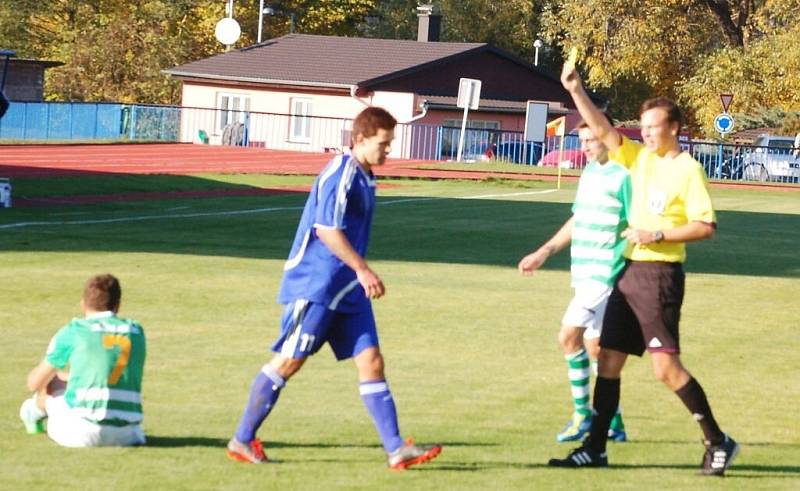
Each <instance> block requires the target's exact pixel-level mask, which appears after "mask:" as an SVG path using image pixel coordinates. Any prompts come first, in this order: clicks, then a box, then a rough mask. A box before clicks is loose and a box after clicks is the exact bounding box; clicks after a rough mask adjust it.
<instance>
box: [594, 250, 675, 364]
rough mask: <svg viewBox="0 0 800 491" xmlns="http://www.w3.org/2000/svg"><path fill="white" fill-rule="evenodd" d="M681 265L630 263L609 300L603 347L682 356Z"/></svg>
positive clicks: (632, 352)
mask: <svg viewBox="0 0 800 491" xmlns="http://www.w3.org/2000/svg"><path fill="white" fill-rule="evenodd" d="M685 279H686V277H685V275H684V273H683V266H682V264H681V263H665V262H644V261H628V263H627V264H626V265H625V268H624V269H623V270H622V272H620V275H619V278H617V282H616V284H615V285H614V290H613V291H612V292H611V297H609V299H608V307H607V308H606V315H605V317H603V332H602V334H601V335H600V346H602V347H603V348H608V349H612V350H615V351H621V352H623V353H628V354H631V355H636V356H642V353H644V350H645V349H646V350H647V351H650V352H666V353H680V344H679V334H678V323H679V322H680V318H681V305H683V292H684V283H685Z"/></svg>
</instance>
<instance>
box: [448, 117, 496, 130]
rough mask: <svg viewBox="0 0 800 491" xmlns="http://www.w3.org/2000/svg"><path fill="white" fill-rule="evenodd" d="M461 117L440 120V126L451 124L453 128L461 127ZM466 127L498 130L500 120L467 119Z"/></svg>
mask: <svg viewBox="0 0 800 491" xmlns="http://www.w3.org/2000/svg"><path fill="white" fill-rule="evenodd" d="M462 121H463V120H461V119H445V120H444V121H442V126H452V127H454V128H461V122H462ZM467 128H468V129H474V130H499V129H500V121H481V120H478V119H468V120H467Z"/></svg>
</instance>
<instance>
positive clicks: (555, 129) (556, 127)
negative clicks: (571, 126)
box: [547, 116, 567, 137]
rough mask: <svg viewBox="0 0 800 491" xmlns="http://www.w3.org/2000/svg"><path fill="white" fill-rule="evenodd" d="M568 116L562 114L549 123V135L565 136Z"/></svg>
mask: <svg viewBox="0 0 800 491" xmlns="http://www.w3.org/2000/svg"><path fill="white" fill-rule="evenodd" d="M566 123H567V118H566V117H564V116H561V117H560V118H556V119H554V120H552V121H550V122H549V123H547V136H548V137H551V136H564V133H565V131H564V129H565V127H566V125H567V124H566Z"/></svg>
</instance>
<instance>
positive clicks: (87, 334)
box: [45, 312, 146, 426]
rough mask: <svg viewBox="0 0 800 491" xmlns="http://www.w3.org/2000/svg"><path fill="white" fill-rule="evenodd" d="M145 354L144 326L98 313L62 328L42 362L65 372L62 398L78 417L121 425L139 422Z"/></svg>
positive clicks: (73, 320) (105, 423) (111, 315)
mask: <svg viewBox="0 0 800 491" xmlns="http://www.w3.org/2000/svg"><path fill="white" fill-rule="evenodd" d="M145 351H146V345H145V337H144V330H143V329H142V326H140V325H139V324H137V323H136V322H135V321H132V320H128V319H120V318H119V317H117V316H115V315H114V314H113V313H112V312H102V313H99V314H96V315H93V316H90V317H87V318H86V319H77V318H76V319H72V321H71V322H70V323H69V324H67V325H66V326H64V327H62V328H61V329H60V330H59V331H58V332H57V333H56V335H55V336H54V337H53V339H52V340H51V341H50V346H49V347H48V348H47V355H46V357H45V359H46V360H47V362H48V363H49V364H50V365H52V366H53V367H55V368H57V369H59V370H61V369H64V368H67V367H68V368H69V380H68V381H67V389H66V391H65V393H64V399H65V400H66V402H67V405H68V406H70V407H71V408H73V409H74V410H75V411H77V412H78V414H79V415H80V416H81V417H83V418H84V419H87V420H89V421H92V422H94V423H98V424H103V425H113V426H125V425H129V424H137V423H140V422H141V421H142V396H141V391H142V375H143V372H144V359H145Z"/></svg>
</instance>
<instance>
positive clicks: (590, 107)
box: [561, 62, 622, 152]
mask: <svg viewBox="0 0 800 491" xmlns="http://www.w3.org/2000/svg"><path fill="white" fill-rule="evenodd" d="M561 84H562V85H563V86H564V88H565V89H567V92H569V94H570V96H572V100H573V101H574V102H575V107H577V108H578V112H579V113H580V115H581V117H582V118H583V120H584V121H585V122H586V124H587V125H589V128H590V129H591V130H592V133H594V134H595V136H597V138H599V139H600V140H601V141H602V142H603V144H604V145H605V146H606V147H607V148H608V150H609V151H611V152H613V151H615V150H617V149H618V148H619V147H620V146H621V145H622V135H620V134H619V132H618V131H617V130H615V129H614V127H613V126H612V125H611V123H610V122H609V121H608V118H606V116H605V115H604V114H603V112H602V111H600V109H599V108H598V107H597V106H595V105H594V103H593V102H592V100H591V99H589V95H588V94H587V93H586V90H585V89H584V88H583V84H582V83H581V77H580V75H578V72H577V70H575V65H574V64H572V63H569V62H567V63H564V67H563V69H562V70H561Z"/></svg>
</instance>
